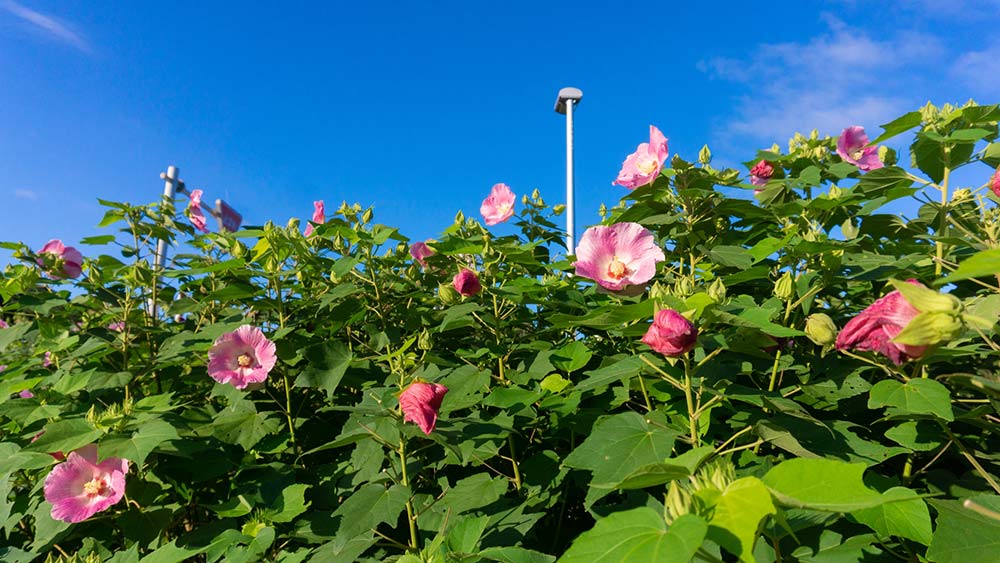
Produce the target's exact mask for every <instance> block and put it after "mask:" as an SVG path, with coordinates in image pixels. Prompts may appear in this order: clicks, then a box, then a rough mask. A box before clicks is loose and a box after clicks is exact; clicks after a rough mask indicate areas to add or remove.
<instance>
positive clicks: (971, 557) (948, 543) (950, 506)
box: [927, 495, 1000, 563]
mask: <svg viewBox="0 0 1000 563" xmlns="http://www.w3.org/2000/svg"><path fill="white" fill-rule="evenodd" d="M969 500H970V501H972V502H973V503H975V504H976V505H979V506H982V507H983V508H986V509H987V510H991V511H993V512H1000V497H997V496H996V495H981V496H977V497H973V498H971V499H969ZM930 503H931V505H933V506H934V508H935V509H936V510H937V512H938V516H937V529H935V530H934V536H933V538H932V539H931V545H930V548H929V549H928V550H927V559H929V560H931V561H935V562H936V563H995V561H996V560H997V553H1000V520H997V519H995V518H991V517H989V516H986V515H983V514H980V513H979V512H976V511H974V510H971V509H969V508H966V507H965V506H963V504H962V501H960V500H933V499H932V500H931V501H930Z"/></svg>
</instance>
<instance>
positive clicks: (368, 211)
mask: <svg viewBox="0 0 1000 563" xmlns="http://www.w3.org/2000/svg"><path fill="white" fill-rule="evenodd" d="M373 214H374V213H373V212H372V208H371V207H369V208H368V209H365V212H364V213H363V214H362V215H361V222H362V223H367V222H369V221H371V220H372V215H373Z"/></svg>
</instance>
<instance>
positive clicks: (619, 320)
mask: <svg viewBox="0 0 1000 563" xmlns="http://www.w3.org/2000/svg"><path fill="white" fill-rule="evenodd" d="M653 305H654V303H653V300H652V299H646V300H644V301H642V302H640V303H632V304H629V305H606V306H604V307H598V308H597V309H594V310H593V311H591V312H590V313H587V314H586V315H583V316H580V317H575V316H573V315H564V314H555V315H552V316H551V317H550V320H551V321H552V325H553V326H555V327H558V328H568V327H576V326H586V327H590V328H598V329H603V330H607V329H611V328H621V327H622V326H623V325H624V324H625V323H630V322H634V321H637V320H640V319H650V318H652V317H653Z"/></svg>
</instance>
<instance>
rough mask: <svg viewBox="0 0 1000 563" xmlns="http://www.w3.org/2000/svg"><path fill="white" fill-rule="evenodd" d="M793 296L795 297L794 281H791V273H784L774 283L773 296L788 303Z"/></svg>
mask: <svg viewBox="0 0 1000 563" xmlns="http://www.w3.org/2000/svg"><path fill="white" fill-rule="evenodd" d="M793 295H795V280H794V279H792V273H791V272H787V271H786V272H785V273H784V274H783V275H782V276H781V278H780V279H778V281H777V282H775V283H774V296H775V297H777V298H778V299H781V300H782V301H788V300H790V299H791V298H792V296H793Z"/></svg>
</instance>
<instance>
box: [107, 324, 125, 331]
mask: <svg viewBox="0 0 1000 563" xmlns="http://www.w3.org/2000/svg"><path fill="white" fill-rule="evenodd" d="M108 330H113V331H115V332H124V331H125V321H117V322H113V323H111V324H109V325H108Z"/></svg>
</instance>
